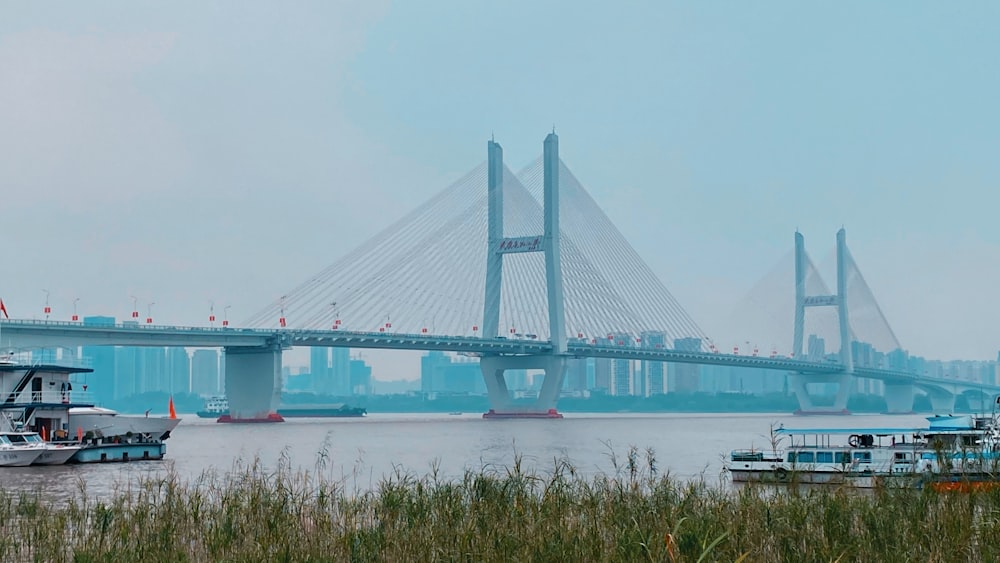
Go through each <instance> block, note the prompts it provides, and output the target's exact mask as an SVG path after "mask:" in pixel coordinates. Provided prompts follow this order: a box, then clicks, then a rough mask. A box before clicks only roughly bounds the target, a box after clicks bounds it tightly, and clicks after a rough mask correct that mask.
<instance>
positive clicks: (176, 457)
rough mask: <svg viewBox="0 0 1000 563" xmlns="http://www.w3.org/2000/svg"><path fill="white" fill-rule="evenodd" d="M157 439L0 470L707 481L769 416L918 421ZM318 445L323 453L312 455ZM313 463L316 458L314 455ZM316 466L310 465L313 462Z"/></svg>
mask: <svg viewBox="0 0 1000 563" xmlns="http://www.w3.org/2000/svg"><path fill="white" fill-rule="evenodd" d="M182 418H183V421H182V422H181V424H180V425H179V426H178V427H177V428H176V429H175V430H174V432H173V435H172V437H171V438H170V439H169V440H167V457H166V458H165V459H164V460H163V461H139V462H131V463H126V464H87V465H65V466H55V467H44V466H42V467H39V466H33V467H7V468H0V482H2V483H3V487H4V488H6V489H8V490H28V491H31V490H36V489H40V490H42V491H44V494H45V495H46V496H50V497H52V498H67V497H69V496H71V495H75V494H78V491H79V490H80V487H81V486H85V488H86V491H87V494H88V495H90V496H92V497H95V498H106V497H108V496H109V495H110V494H112V493H113V492H114V491H115V489H116V488H118V487H122V486H127V485H128V484H129V483H131V482H134V481H135V479H136V478H137V477H139V476H160V475H164V474H166V473H167V472H168V471H171V470H172V471H174V472H176V473H177V474H178V475H179V476H180V477H181V478H182V479H185V480H194V479H196V478H198V477H199V476H200V475H201V474H202V473H204V472H210V471H216V472H219V473H225V472H226V471H228V470H230V469H231V468H233V467H234V464H236V463H237V462H241V463H250V462H253V461H255V460H259V462H260V463H261V464H262V465H263V466H264V467H266V468H269V469H273V468H275V467H277V465H278V464H279V463H281V462H282V460H286V461H287V463H288V464H290V465H291V467H293V468H295V469H300V470H306V471H310V472H315V471H317V469H318V470H319V471H320V472H321V473H322V474H323V475H324V476H326V477H328V478H332V479H338V480H342V481H343V482H344V483H345V485H346V486H347V487H349V488H350V489H352V490H357V491H364V490H368V489H372V488H374V487H376V486H377V485H378V482H379V481H380V479H381V478H382V477H383V476H385V475H388V474H391V473H393V472H395V471H405V472H408V473H411V474H414V475H417V476H424V475H427V474H428V473H430V472H431V470H432V469H433V468H435V467H436V468H437V470H438V472H439V474H441V475H443V476H445V477H456V476H459V475H461V474H462V473H463V472H464V471H465V470H466V469H471V470H479V469H481V468H483V467H488V468H491V469H503V468H505V467H509V466H511V465H512V464H513V463H514V461H515V459H516V458H520V459H521V460H522V461H521V463H522V466H524V467H527V468H529V469H533V470H536V471H538V472H541V473H545V472H548V471H550V470H551V469H552V467H553V466H554V463H555V460H557V459H559V460H565V461H568V462H569V463H571V464H572V465H573V466H574V467H575V468H576V469H577V471H578V473H580V474H582V475H585V476H592V475H595V474H598V473H602V472H603V473H608V474H610V473H613V472H614V467H615V461H614V460H615V459H616V460H617V464H618V466H619V467H622V466H623V465H624V462H625V457H626V455H627V452H628V450H629V448H630V446H635V447H636V448H638V449H639V451H640V461H641V462H642V463H643V464H645V456H646V450H647V449H649V450H651V451H652V452H654V454H655V457H656V465H657V467H658V470H659V471H660V472H667V471H669V473H670V474H671V475H673V476H675V477H678V478H680V479H684V480H689V479H695V478H704V479H705V480H706V481H709V482H713V483H714V482H719V480H720V478H722V476H723V474H724V471H723V467H724V461H725V457H726V456H727V455H728V453H729V452H730V450H733V449H740V448H749V447H756V448H770V438H769V429H770V427H771V425H772V424H784V425H785V426H786V427H789V428H792V427H795V428H873V427H881V428H885V427H896V428H904V427H905V428H909V427H912V428H918V427H926V425H927V421H926V418H925V416H924V415H851V416H806V417H801V416H793V415H791V414H787V413H777V414H776V413H772V414H760V413H754V414H714V413H713V414H679V413H669V414H583V413H570V414H567V415H566V418H564V419H562V420H530V419H521V420H483V419H482V418H481V415H480V414H479V413H475V414H473V413H467V414H461V415H449V414H385V413H373V414H369V415H368V416H366V417H364V418H325V419H323V418H312V419H306V418H299V419H289V420H288V421H287V422H285V423H282V424H248V425H242V424H240V425H238V424H217V423H216V422H215V421H214V419H201V418H198V417H197V416H195V415H182ZM321 452H325V456H321V454H320V453H321ZM324 460H325V461H324ZM318 462H321V463H319V464H318Z"/></svg>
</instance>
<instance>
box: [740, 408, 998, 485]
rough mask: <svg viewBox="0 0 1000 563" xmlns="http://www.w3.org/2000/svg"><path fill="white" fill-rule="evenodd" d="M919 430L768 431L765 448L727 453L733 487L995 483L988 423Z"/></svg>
mask: <svg viewBox="0 0 1000 563" xmlns="http://www.w3.org/2000/svg"><path fill="white" fill-rule="evenodd" d="M928 420H929V421H930V425H929V426H928V427H927V428H916V429H913V428H867V429H850V428H802V429H790V428H784V427H779V428H777V429H774V430H772V433H771V439H770V441H771V444H770V447H765V448H763V449H756V448H755V449H748V450H746V449H745V450H734V451H732V452H731V453H730V456H729V461H728V463H727V469H728V470H729V473H730V475H731V477H732V479H733V482H736V483H739V482H751V481H756V482H765V483H787V482H795V483H803V484H845V485H851V486H855V487H862V488H870V487H875V486H879V485H883V484H901V485H916V486H922V485H924V484H928V483H940V482H952V481H957V480H966V481H968V480H973V481H977V482H980V483H983V482H987V481H988V482H994V483H1000V474H998V472H997V469H998V462H1000V432H998V424H997V422H998V421H997V419H996V418H994V417H974V416H935V417H929V418H928Z"/></svg>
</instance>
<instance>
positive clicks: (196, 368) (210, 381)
mask: <svg viewBox="0 0 1000 563" xmlns="http://www.w3.org/2000/svg"><path fill="white" fill-rule="evenodd" d="M220 383H221V382H220V380H219V351H218V350H215V349H204V350H195V351H194V354H192V355H191V392H192V393H197V394H198V395H201V396H203V397H210V396H214V395H219V394H221V393H222V386H221V385H220Z"/></svg>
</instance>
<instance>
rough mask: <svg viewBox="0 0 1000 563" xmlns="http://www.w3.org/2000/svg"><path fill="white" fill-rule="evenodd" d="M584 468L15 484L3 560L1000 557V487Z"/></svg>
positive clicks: (637, 457)
mask: <svg viewBox="0 0 1000 563" xmlns="http://www.w3.org/2000/svg"><path fill="white" fill-rule="evenodd" d="M612 466H613V471H612V472H611V473H610V474H604V475H600V476H597V477H584V476H581V475H580V474H579V473H578V472H577V470H576V469H575V468H574V467H573V466H572V465H571V464H569V463H568V462H566V461H565V460H559V459H557V460H554V462H553V463H552V464H551V465H550V466H548V467H546V468H545V469H544V470H541V469H536V468H529V467H526V465H525V463H524V460H523V459H521V458H520V457H516V458H515V459H514V460H512V462H511V464H510V465H508V466H502V467H500V466H483V467H481V468H480V469H478V470H476V471H467V472H465V473H464V474H463V475H461V476H460V477H458V478H444V477H442V476H441V475H440V473H439V472H438V471H437V469H436V468H433V467H432V469H431V471H430V472H429V473H428V474H425V475H416V474H414V473H411V472H408V471H406V470H404V469H402V468H399V469H397V470H396V471H394V472H393V473H392V474H391V475H389V476H386V477H385V478H383V479H382V480H381V481H379V482H378V483H376V484H375V486H374V487H372V488H371V490H349V489H348V487H346V486H345V482H344V481H343V480H340V481H338V480H335V479H330V478H327V477H323V476H322V474H323V473H322V471H321V469H322V467H321V466H319V464H318V467H317V471H316V472H306V471H299V470H292V469H291V466H290V464H289V463H287V460H283V461H282V462H281V463H279V464H278V467H277V468H273V469H268V468H265V467H263V466H262V465H261V464H260V463H259V462H257V461H254V462H250V463H246V464H244V463H237V464H236V465H234V467H233V468H232V469H231V470H229V471H227V472H225V473H214V472H213V473H206V474H203V475H201V476H199V477H197V478H195V479H190V480H185V479H182V478H180V477H179V476H178V475H176V474H174V473H171V472H168V473H167V474H166V475H164V476H162V477H159V478H143V479H141V480H138V481H134V482H130V483H122V485H121V486H120V488H119V490H118V491H117V492H116V494H114V495H113V496H112V497H111V498H110V499H108V500H95V499H93V497H92V496H91V495H89V494H88V492H87V491H86V488H85V486H84V485H83V484H81V485H80V488H79V491H78V494H77V495H75V496H74V497H73V498H72V499H70V500H69V501H66V502H59V503H55V502H49V501H46V500H45V497H44V496H43V495H41V494H40V493H38V492H15V491H9V490H2V489H0V560H3V561H32V560H34V561H139V560H144V561H511V560H521V561H921V562H926V561H996V560H1000V543H998V542H996V541H995V538H997V537H998V533H1000V493H998V492H995V491H989V492H973V493H962V494H956V493H944V494H942V493H934V492H931V491H918V490H910V489H883V490H876V491H874V492H872V493H858V492H857V491H854V490H849V489H818V488H813V489H808V490H805V489H803V490H797V489H782V490H774V489H768V488H763V487H755V486H747V487H742V488H739V489H732V488H730V486H729V485H728V484H727V483H726V482H725V481H719V482H715V483H712V482H708V481H706V480H705V479H700V480H695V481H688V482H684V481H680V480H677V479H674V478H672V477H671V476H670V475H669V474H666V475H665V474H660V473H659V470H658V462H657V460H656V458H655V454H654V453H653V452H652V451H649V450H647V451H640V450H637V449H635V448H632V449H630V450H629V451H628V453H627V454H626V456H625V458H624V459H621V460H619V459H614V458H613V459H612Z"/></svg>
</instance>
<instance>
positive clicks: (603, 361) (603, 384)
mask: <svg viewBox="0 0 1000 563" xmlns="http://www.w3.org/2000/svg"><path fill="white" fill-rule="evenodd" d="M593 360H594V386H593V389H594V390H596V391H603V392H605V393H610V392H611V360H610V359H608V358H593Z"/></svg>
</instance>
